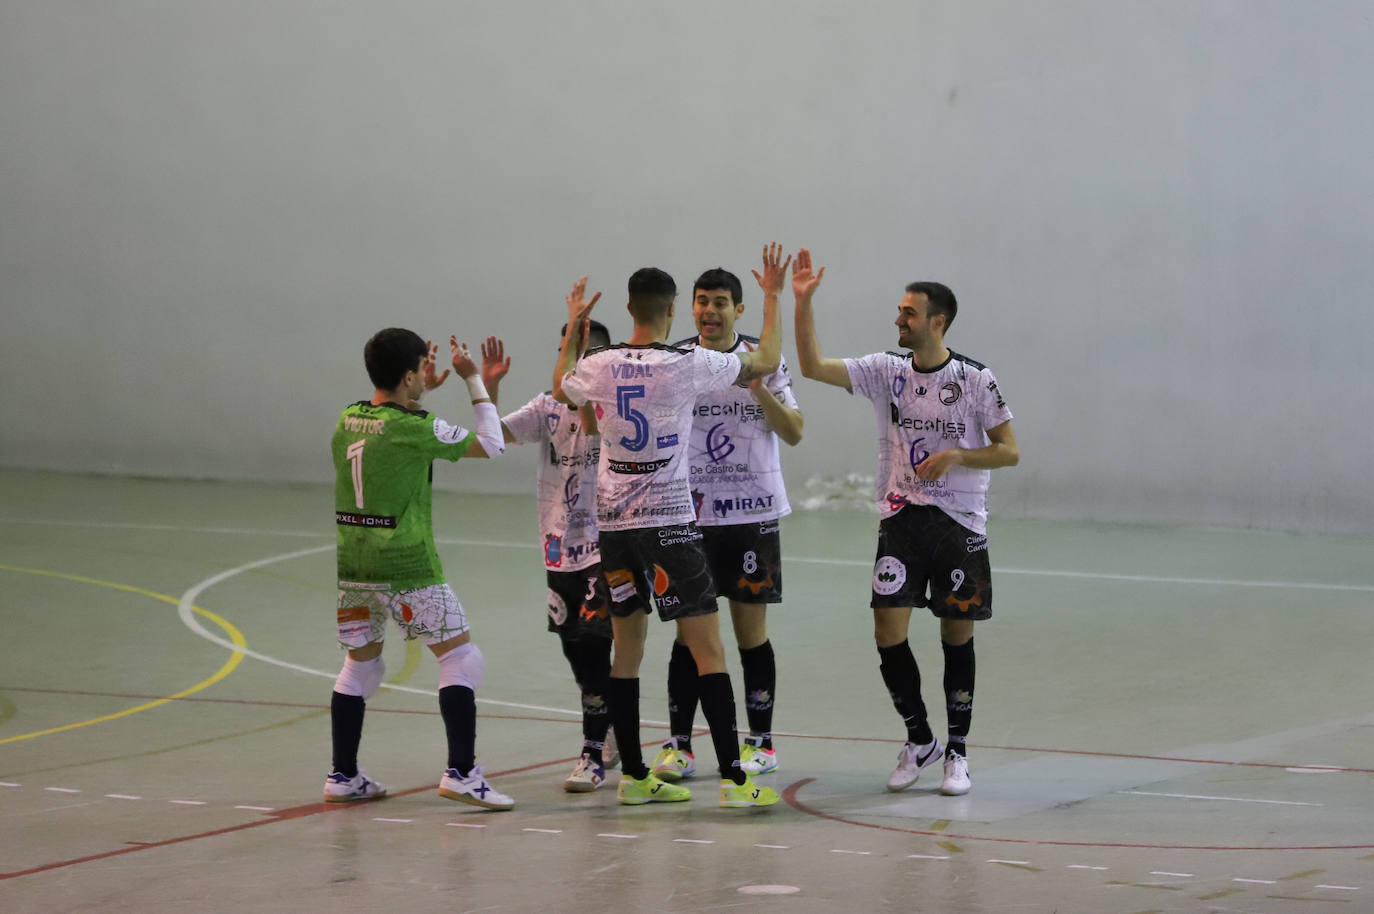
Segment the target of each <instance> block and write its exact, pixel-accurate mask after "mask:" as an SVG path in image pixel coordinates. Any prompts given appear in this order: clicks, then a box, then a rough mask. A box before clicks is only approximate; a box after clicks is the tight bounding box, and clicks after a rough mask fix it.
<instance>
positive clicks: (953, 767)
mask: <svg viewBox="0 0 1374 914" xmlns="http://www.w3.org/2000/svg"><path fill="white" fill-rule="evenodd" d="M972 787H973V782H972V781H970V780H969V779H968V759H966V758H964V757H963V756H962V755H959V754H958V753H957V752H951V753H949V754H948V755H946V756H945V780H944V782H943V783H941V784H940V792H941V793H943V794H944V795H945V796H947V797H962V796H963V795H964V794H966V793H968V792H969V790H970V789H971V788H972Z"/></svg>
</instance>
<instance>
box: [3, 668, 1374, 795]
mask: <svg viewBox="0 0 1374 914" xmlns="http://www.w3.org/2000/svg"><path fill="white" fill-rule="evenodd" d="M0 692H43V693H51V694H54V695H89V696H92V697H95V698H137V699H165V698H166V696H165V695H141V694H138V693H135V692H85V691H76V690H71V689H34V688H27V687H15V688H10V687H8V686H0ZM171 700H172V701H192V702H195V701H198V702H205V703H207V704H228V705H259V706H262V707H267V708H305V709H308V710H312V711H324V710H328V708H329V706H328V705H320V704H308V703H304V702H287V701H264V700H258V699H249V698H173V699H171ZM367 710H368V713H376V714H421V715H428V716H435V715H437V714H438V713H439V712H438V711H417V710H410V709H406V708H374V707H370V706H369V707H368V709H367ZM477 716H478V717H484V718H487V719H490V720H534V721H541V722H545V723H559V724H566V723H574V724H580V723H581V721H579V720H578V719H577V718H575V717H571V716H569V717H567V718H563V717H533V716H528V715H523V714H478V715H477ZM697 729H698V730H701V731H702V732H703V733H704V732H706V731H705V729H704V728H701V727H698V728H697ZM774 735H775V736H781V737H786V738H787V739H817V740H825V741H830V742H846V743H901V742H902V740H901V739H893V738H891V737H885V736H826V735H818V734H807V733H787V732H783V731H774ZM644 745H645V746H648V745H649V744H648V743H645V744H644ZM969 746H971V747H972V748H974V749H981V750H988V751H991V752H1030V753H1037V752H1039V753H1045V754H1049V755H1082V756H1088V757H1090V758H1120V759H1139V760H1141V761H1147V762H1177V763H1179V764H1187V765H1225V766H1229V767H1234V768H1282V769H1288V768H1310V769H1313V770H1316V771H1321V772H1322V773H1324V774H1374V768H1350V767H1346V766H1341V765H1337V766H1332V767H1330V768H1327V767H1326V766H1323V765H1306V764H1297V763H1285V762H1230V761H1225V760H1223V759H1207V758H1186V757H1182V756H1173V755H1142V754H1139V753H1134V752H1103V751H1101V750H1097V749H1054V748H1049V747H1045V746H989V745H986V744H984V743H969Z"/></svg>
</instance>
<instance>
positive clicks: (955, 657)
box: [942, 638, 974, 758]
mask: <svg viewBox="0 0 1374 914" xmlns="http://www.w3.org/2000/svg"><path fill="white" fill-rule="evenodd" d="M942 646H943V647H944V649H945V710H946V711H947V713H948V715H949V747H948V749H947V751H949V752H954V753H957V754H959V755H962V756H963V757H964V758H968V730H969V726H970V725H971V724H972V723H973V668H974V662H973V639H972V638H970V639H968V641H967V642H965V643H964V644H957V645H956V644H942Z"/></svg>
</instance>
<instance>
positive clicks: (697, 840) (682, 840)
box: [673, 838, 716, 844]
mask: <svg viewBox="0 0 1374 914" xmlns="http://www.w3.org/2000/svg"><path fill="white" fill-rule="evenodd" d="M673 843H674V844H715V843H716V842H714V841H703V840H701V839H700V838H674V839H673Z"/></svg>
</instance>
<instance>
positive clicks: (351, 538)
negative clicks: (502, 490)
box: [332, 401, 476, 590]
mask: <svg viewBox="0 0 1374 914" xmlns="http://www.w3.org/2000/svg"><path fill="white" fill-rule="evenodd" d="M474 440H476V438H475V436H474V435H473V434H472V433H471V432H469V431H468V430H467V429H464V428H461V427H459V426H456V425H450V424H449V423H447V422H445V421H444V420H443V419H440V418H438V417H436V416H431V415H430V414H429V413H427V412H425V411H424V410H411V409H405V408H404V407H401V406H398V405H396V404H395V403H384V404H382V405H380V406H374V405H373V404H371V403H368V402H366V401H362V402H358V403H354V404H353V405H351V406H349V407H348V408H347V409H345V410H344V411H343V413H342V414H341V415H340V416H339V422H338V424H337V425H336V426H335V427H334V439H333V443H332V450H333V454H334V518H335V523H336V525H337V529H338V566H339V580H340V581H342V582H349V583H356V584H387V585H390V586H391V588H392V589H393V590H410V589H414V588H419V587H428V586H429V585H431V584H440V583H443V581H444V569H443V566H442V565H441V564H440V562H439V554H438V552H437V551H436V550H435V548H434V533H433V530H432V529H431V525H430V496H431V489H432V484H433V473H432V471H431V469H430V463H431V462H432V461H433V460H434V459H435V458H442V459H444V460H457V459H458V458H459V457H462V456H463V454H465V453H466V452H467V450H468V448H469V447H470V446H471V444H472V442H473V441H474Z"/></svg>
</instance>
